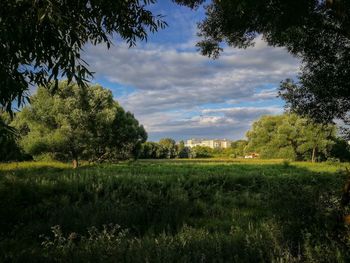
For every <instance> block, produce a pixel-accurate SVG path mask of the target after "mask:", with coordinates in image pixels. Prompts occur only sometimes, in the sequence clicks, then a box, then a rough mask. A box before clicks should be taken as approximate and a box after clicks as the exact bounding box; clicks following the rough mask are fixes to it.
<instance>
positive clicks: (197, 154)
mask: <svg viewBox="0 0 350 263" xmlns="http://www.w3.org/2000/svg"><path fill="white" fill-rule="evenodd" d="M191 157H192V158H210V157H213V149H212V148H210V147H207V146H199V145H197V146H195V147H192V148H191Z"/></svg>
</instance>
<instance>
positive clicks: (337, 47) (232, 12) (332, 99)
mask: <svg viewBox="0 0 350 263" xmlns="http://www.w3.org/2000/svg"><path fill="white" fill-rule="evenodd" d="M181 2H183V4H187V5H189V6H192V5H193V4H198V3H200V2H201V1H196V0H192V1H191V0H187V1H181ZM199 35H200V36H201V37H202V39H203V40H202V41H200V42H199V43H198V47H199V48H200V50H201V52H202V53H203V54H204V55H209V56H212V57H214V58H215V57H217V56H218V55H219V53H220V52H221V51H222V49H223V43H226V44H228V45H229V46H233V47H238V48H247V47H249V46H252V45H253V44H254V40H255V39H256V37H257V36H259V35H261V36H262V37H263V38H264V40H266V41H267V43H268V44H269V45H271V46H279V47H285V48H286V49H287V50H288V51H289V52H290V53H291V54H293V55H295V56H297V57H299V58H300V59H301V60H302V65H303V67H302V70H301V73H300V76H299V80H298V81H296V82H292V81H290V80H287V81H286V82H284V83H282V86H281V89H280V95H281V96H282V98H283V99H285V101H286V102H287V106H289V107H290V108H291V109H292V110H293V111H295V112H297V113H301V114H304V115H308V116H310V117H312V118H313V119H315V120H317V121H318V122H324V123H327V122H330V121H332V120H333V119H334V118H341V119H346V118H347V113H348V112H349V111H350V93H349V90H350V71H349V68H350V1H348V0H322V1H319V0H309V1H305V0H284V1H280V0H272V1H271V0H269V1H262V0H239V1H238V0H220V1H216V0H214V1H212V2H211V3H210V4H209V5H207V7H206V17H205V19H204V20H203V21H202V22H201V23H200V24H199Z"/></svg>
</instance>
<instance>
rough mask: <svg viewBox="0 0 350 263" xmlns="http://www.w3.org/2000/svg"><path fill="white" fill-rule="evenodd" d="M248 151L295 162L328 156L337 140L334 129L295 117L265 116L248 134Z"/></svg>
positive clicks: (288, 115) (286, 115)
mask: <svg viewBox="0 0 350 263" xmlns="http://www.w3.org/2000/svg"><path fill="white" fill-rule="evenodd" d="M247 138H248V145H247V147H246V150H247V151H256V152H258V153H259V154H260V156H261V157H262V158H285V159H292V160H295V159H296V160H300V159H308V160H310V159H312V160H313V161H315V158H316V155H317V154H323V155H324V156H327V155H328V154H329V151H330V148H331V146H332V145H333V144H334V140H335V126H334V125H321V124H315V123H313V122H312V121H310V120H308V119H306V118H301V117H298V116H297V115H295V114H284V115H279V116H263V117H261V119H260V120H258V121H256V122H255V123H254V124H253V127H252V129H251V130H250V131H248V132H247Z"/></svg>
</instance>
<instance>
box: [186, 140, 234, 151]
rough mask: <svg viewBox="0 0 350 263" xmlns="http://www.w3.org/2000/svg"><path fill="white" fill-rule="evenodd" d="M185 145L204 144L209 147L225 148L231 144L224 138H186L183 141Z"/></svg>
mask: <svg viewBox="0 0 350 263" xmlns="http://www.w3.org/2000/svg"><path fill="white" fill-rule="evenodd" d="M185 146H187V147H190V148H192V147H195V146H205V147H210V148H213V149H215V148H221V149H226V148H229V147H230V146H231V141H229V140H226V139H215V140H209V139H190V140H187V141H186V143H185Z"/></svg>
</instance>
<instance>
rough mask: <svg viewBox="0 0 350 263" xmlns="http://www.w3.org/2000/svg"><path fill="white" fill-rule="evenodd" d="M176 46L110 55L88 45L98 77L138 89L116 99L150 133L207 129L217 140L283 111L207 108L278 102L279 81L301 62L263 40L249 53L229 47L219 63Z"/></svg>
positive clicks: (118, 49) (112, 51)
mask: <svg viewBox="0 0 350 263" xmlns="http://www.w3.org/2000/svg"><path fill="white" fill-rule="evenodd" d="M177 47H178V45H177V46H176V45H174V46H161V45H152V44H150V45H147V44H146V45H145V46H139V47H136V48H131V49H129V48H127V47H125V46H123V45H121V46H117V47H113V48H111V49H110V50H109V51H107V52H106V50H105V48H104V47H103V48H102V47H88V48H87V52H86V59H87V61H89V63H90V68H91V69H92V70H93V71H95V72H97V73H96V77H97V78H104V79H107V80H109V81H110V82H112V83H115V84H117V85H122V86H130V87H133V88H134V92H132V93H130V94H127V95H122V96H120V95H119V94H118V93H116V92H115V95H116V98H117V99H118V100H119V101H120V102H121V104H122V105H123V107H125V108H126V109H127V110H130V111H132V112H134V113H135V115H136V117H137V118H138V119H139V120H140V122H141V123H143V124H145V126H146V128H147V130H148V131H149V132H150V133H151V135H152V134H166V133H167V132H169V133H178V134H180V133H181V132H183V134H186V133H188V135H190V134H191V131H192V132H193V133H192V134H196V132H197V133H199V134H202V133H203V134H204V135H205V132H204V131H205V129H207V136H209V135H210V134H211V133H213V132H215V133H216V134H217V135H216V136H215V137H221V136H222V135H224V134H226V133H227V132H228V131H226V129H228V128H230V127H231V128H232V127H233V126H235V127H240V129H243V128H242V127H243V126H244V128H247V125H242V123H240V122H242V121H244V123H249V124H250V123H251V121H252V120H253V119H256V118H257V117H258V116H260V115H261V114H269V113H276V112H281V109H280V108H278V109H277V108H274V110H272V109H271V108H264V109H261V108H247V107H243V108H238V107H232V108H230V109H227V108H226V109H221V110H217V109H216V110H213V109H211V108H210V107H207V105H208V104H210V105H215V104H216V105H222V104H226V105H232V106H237V104H239V103H240V104H242V103H243V104H244V103H248V102H250V103H252V102H255V101H260V102H262V101H269V100H274V99H275V98H276V96H277V91H276V87H277V86H278V85H279V83H280V81H281V80H283V79H285V78H288V77H294V76H295V75H296V72H297V70H298V67H299V62H298V60H297V59H295V58H293V57H291V56H290V55H288V54H287V52H286V51H285V50H283V49H281V48H272V47H267V46H266V44H265V42H264V41H262V40H261V39H258V40H257V43H256V45H255V47H253V48H249V49H247V50H237V49H231V48H228V49H227V50H225V52H224V53H223V54H222V56H221V57H220V58H219V59H218V60H211V59H209V58H207V57H203V56H201V55H200V54H199V53H198V52H196V51H193V50H185V51H179V50H178V49H177ZM205 107H207V109H206V110H204V111H203V112H200V110H201V109H203V108H205ZM200 113H202V115H200ZM259 114H260V115H259ZM207 115H208V116H207ZM183 116H187V118H184V117H183ZM248 128H249V127H248ZM213 129H214V130H213ZM240 133H241V134H242V131H240ZM156 136H158V135H156ZM159 136H160V135H159ZM186 136H187V135H186Z"/></svg>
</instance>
